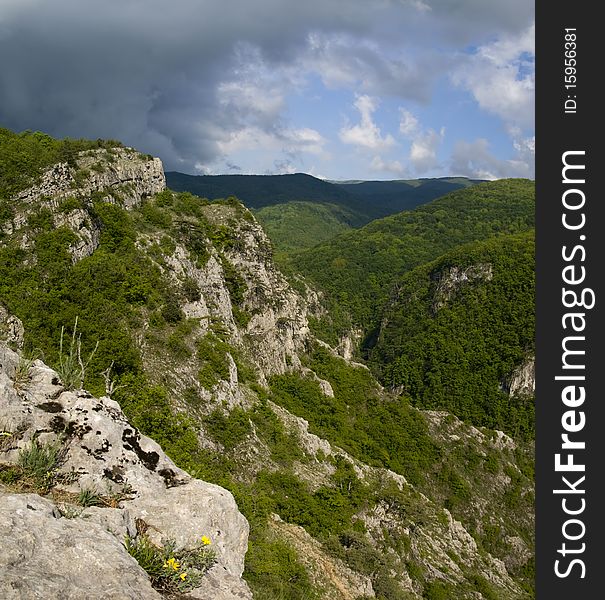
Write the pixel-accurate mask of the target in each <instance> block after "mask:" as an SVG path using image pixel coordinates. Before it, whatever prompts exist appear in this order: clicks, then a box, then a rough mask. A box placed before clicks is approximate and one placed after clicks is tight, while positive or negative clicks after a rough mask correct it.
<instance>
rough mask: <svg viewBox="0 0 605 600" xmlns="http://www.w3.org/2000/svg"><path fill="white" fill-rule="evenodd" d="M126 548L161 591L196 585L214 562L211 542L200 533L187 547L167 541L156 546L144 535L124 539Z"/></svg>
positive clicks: (172, 591) (214, 555)
mask: <svg viewBox="0 0 605 600" xmlns="http://www.w3.org/2000/svg"><path fill="white" fill-rule="evenodd" d="M125 544H126V550H127V551H128V553H129V554H130V555H131V556H132V557H134V558H135V559H136V561H137V562H138V563H139V565H140V566H141V567H142V568H143V570H144V571H145V572H146V573H147V575H149V578H150V580H151V585H152V586H153V587H154V588H155V589H157V590H159V591H162V592H164V593H168V594H170V593H175V592H186V591H188V590H192V589H194V588H196V587H199V586H200V584H201V580H202V578H203V576H204V574H205V573H206V571H208V569H209V568H210V567H211V566H212V565H213V564H214V563H215V561H216V553H215V552H214V550H212V548H210V546H211V544H212V542H211V540H210V538H208V537H207V536H205V535H204V536H202V537H201V538H200V540H199V542H198V543H197V544H196V545H195V546H194V547H193V548H190V549H183V550H176V549H175V543H174V542H173V541H172V540H170V541H168V542H166V543H165V544H164V546H162V547H159V546H156V545H155V544H154V543H153V542H152V541H151V540H150V539H149V537H148V536H147V535H145V534H144V533H143V534H139V535H138V536H137V537H136V538H131V537H127V538H126V542H125Z"/></svg>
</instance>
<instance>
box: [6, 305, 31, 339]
mask: <svg viewBox="0 0 605 600" xmlns="http://www.w3.org/2000/svg"><path fill="white" fill-rule="evenodd" d="M24 335H25V329H24V328H23V323H21V320H20V319H18V318H17V317H15V316H13V315H11V314H9V312H8V311H7V310H6V309H5V308H4V307H3V306H2V305H0V341H3V342H6V343H7V344H9V345H10V346H13V347H15V348H23V336H24Z"/></svg>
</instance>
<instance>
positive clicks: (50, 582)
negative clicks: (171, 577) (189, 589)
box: [0, 492, 161, 600]
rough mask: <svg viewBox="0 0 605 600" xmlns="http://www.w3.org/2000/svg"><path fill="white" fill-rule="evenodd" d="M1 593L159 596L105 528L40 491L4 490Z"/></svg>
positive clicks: (9, 599) (114, 598)
mask: <svg viewBox="0 0 605 600" xmlns="http://www.w3.org/2000/svg"><path fill="white" fill-rule="evenodd" d="M0 506H1V507H2V510H0V596H1V597H2V598H4V599H6V600H17V599H18V600H25V599H28V600H29V599H34V598H36V599H38V598H39V599H40V600H42V599H50V598H64V599H65V600H83V599H90V600H92V599H100V598H104V599H105V598H107V599H111V600H151V599H153V598H158V599H159V598H161V596H160V594H159V593H158V592H156V591H155V590H154V589H153V588H152V587H151V584H150V583H149V578H148V577H147V574H146V573H145V571H143V569H142V568H141V567H140V566H139V565H138V563H137V562H136V560H135V559H134V558H132V557H131V556H130V555H129V554H128V553H126V551H125V550H124V545H123V544H122V543H121V542H120V540H119V539H117V538H116V537H115V536H114V535H112V534H111V533H109V532H108V531H107V530H106V529H105V528H104V527H102V526H101V525H98V524H96V523H91V522H89V521H87V520H85V519H66V518H61V517H60V514H59V513H58V511H57V509H56V507H55V505H54V504H53V503H52V502H49V501H48V500H45V499H44V498H41V497H40V496H37V495H36V494H8V493H5V492H0Z"/></svg>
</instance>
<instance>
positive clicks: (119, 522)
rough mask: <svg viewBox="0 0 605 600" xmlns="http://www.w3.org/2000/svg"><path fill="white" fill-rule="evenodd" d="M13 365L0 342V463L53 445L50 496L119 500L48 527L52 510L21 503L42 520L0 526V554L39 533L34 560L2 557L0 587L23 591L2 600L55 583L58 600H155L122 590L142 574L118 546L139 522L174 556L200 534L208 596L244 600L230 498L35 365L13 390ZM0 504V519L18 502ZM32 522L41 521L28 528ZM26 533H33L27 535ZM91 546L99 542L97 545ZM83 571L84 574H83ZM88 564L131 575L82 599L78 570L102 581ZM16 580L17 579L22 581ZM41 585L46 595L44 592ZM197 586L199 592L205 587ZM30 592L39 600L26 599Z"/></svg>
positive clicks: (239, 522) (240, 542)
mask: <svg viewBox="0 0 605 600" xmlns="http://www.w3.org/2000/svg"><path fill="white" fill-rule="evenodd" d="M18 361H19V357H18V355H17V354H16V353H15V352H13V351H12V350H10V349H9V348H8V347H7V346H6V345H5V344H1V343H0V421H1V422H2V424H3V427H4V428H5V430H6V429H8V430H9V431H8V432H9V433H12V435H11V436H9V438H8V441H7V442H5V443H4V444H3V446H2V451H1V452H0V461H2V462H5V463H13V464H14V463H16V462H17V460H18V457H19V452H20V450H22V449H23V448H27V447H28V446H29V444H30V443H31V442H32V440H34V439H37V440H38V441H39V443H43V444H44V443H53V444H61V451H60V456H61V464H60V467H59V469H58V471H59V474H58V477H57V478H56V479H58V480H59V481H60V483H57V484H55V487H54V489H55V490H57V491H61V492H62V493H63V494H69V493H71V494H75V493H77V492H78V491H80V490H83V489H87V490H92V491H94V492H95V493H97V494H100V495H103V496H105V497H107V496H112V495H113V496H114V497H116V496H117V494H119V497H120V498H122V500H121V502H120V503H119V505H118V508H117V509H99V508H96V509H93V508H89V509H86V510H84V511H82V513H81V514H80V515H78V518H75V519H72V520H69V521H68V520H67V519H59V520H57V519H55V520H56V521H57V522H58V523H59V522H60V524H59V525H56V524H55V523H54V521H52V522H49V523H50V524H48V523H46V521H48V520H49V519H50V518H51V516H52V514H55V515H56V514H57V511H56V508H54V509H53V505H52V503H50V502H49V501H48V500H44V499H42V498H40V497H38V496H31V498H33V500H32V502H34V503H37V504H36V506H38V505H39V506H40V507H41V508H40V510H39V515H45V516H44V517H43V518H42V516H39V517H38V516H36V517H35V518H34V517H32V516H31V515H29V513H27V512H26V513H23V514H25V515H28V516H27V518H26V517H23V519H24V520H21V521H19V520H14V521H10V520H6V521H5V522H3V526H4V527H5V528H6V535H3V540H4V543H5V544H6V545H7V547H12V546H15V547H17V548H18V547H19V544H21V545H23V544H26V543H29V544H30V546H31V547H33V545H34V543H35V544H36V545H37V543H38V542H37V540H36V536H37V535H38V534H37V533H35V531H39V532H40V534H39V535H40V536H42V535H43V534H42V532H43V531H48V532H49V534H48V535H46V537H45V540H44V546H43V550H42V554H40V555H39V554H37V553H33V550H32V551H30V550H27V549H25V550H23V551H22V552H21V551H19V552H21V554H19V555H18V556H17V555H15V556H13V555H12V554H10V553H8V554H6V556H9V558H8V559H7V560H8V561H9V562H8V563H7V565H12V566H14V569H12V570H8V571H7V570H4V572H3V575H4V577H5V579H4V581H5V583H4V585H5V586H7V587H5V589H6V590H11V589H12V588H15V586H17V585H22V588H23V590H25V591H24V592H23V594H22V595H20V596H19V595H17V596H14V595H13V596H9V595H6V596H3V597H14V598H30V597H31V598H35V597H53V595H54V593H55V592H54V590H55V587H53V586H55V585H56V586H57V587H56V589H62V590H64V592H65V594H66V595H65V597H66V598H74V599H75V598H93V597H94V598H101V597H102V598H116V599H117V598H154V597H156V596H155V595H153V592H152V591H150V593H149V594H147V592H145V589H147V588H145V587H144V586H141V587H140V589H141V590H143V591H142V592H141V593H140V594H139V595H136V593H135V592H131V588H132V589H136V587H137V586H136V585H135V584H136V582H137V581H138V579H137V577H139V578H140V577H142V575H140V573H139V574H138V575H137V572H138V571H137V566H136V563H135V564H134V565H133V562H134V561H133V559H131V558H130V557H129V556H128V554H127V553H126V550H125V548H124V546H123V544H122V542H123V539H124V536H125V535H126V534H129V535H133V534H134V533H135V531H136V527H134V526H133V523H136V522H137V520H140V521H141V522H144V523H145V526H146V527H147V528H148V535H149V537H150V538H151V539H152V540H153V541H154V542H156V543H157V544H164V543H166V542H167V541H168V540H173V541H174V542H175V543H176V547H177V549H178V548H187V547H192V546H194V545H195V544H196V542H199V540H200V538H201V536H202V535H206V536H208V537H209V538H210V539H211V540H212V543H213V546H212V547H213V549H214V550H215V552H216V555H217V563H216V566H215V567H213V569H212V581H214V582H215V583H216V586H215V589H214V590H213V591H214V596H213V597H214V598H215V599H220V600H230V599H231V598H245V599H250V598H251V594H250V591H249V589H248V586H247V584H246V583H245V582H244V581H243V580H242V579H241V574H242V572H243V568H244V555H245V552H246V549H247V540H248V523H247V521H246V519H245V518H244V517H243V516H242V515H241V514H240V513H239V511H238V509H237V505H236V504H235V501H234V499H233V496H232V495H231V494H230V493H229V492H228V491H227V490H225V489H223V488H220V487H219V486H216V485H212V484H209V483H205V482H203V481H200V480H197V479H193V478H192V477H190V476H189V475H188V474H187V473H186V472H184V471H182V470H181V469H179V468H178V467H177V466H176V465H175V464H174V463H173V462H172V461H171V460H170V459H169V458H168V457H167V456H166V455H165V454H164V452H163V451H162V449H161V447H160V446H159V445H158V444H157V443H155V442H154V441H153V440H151V439H149V438H147V437H146V436H143V435H141V434H140V433H139V432H138V431H137V430H136V429H135V428H134V427H132V426H131V425H130V424H129V422H128V421H127V419H126V418H125V416H124V414H123V413H122V411H121V409H120V407H119V405H118V404H117V403H116V402H114V401H113V400H111V399H109V398H94V397H92V396H91V395H90V394H88V393H87V392H85V391H67V390H65V389H64V388H63V387H62V385H61V383H60V381H59V377H58V375H57V374H56V373H55V372H54V371H53V370H52V369H49V368H48V367H47V366H46V365H44V364H43V363H42V362H41V361H36V362H35V363H34V365H33V366H32V368H31V369H30V378H29V381H28V382H27V383H25V384H23V385H21V386H19V387H18V388H16V387H15V385H14V379H13V378H14V374H15V371H16V368H17V365H18ZM7 498H8V499H5V498H4V497H3V498H1V499H0V504H1V505H2V507H3V509H2V511H1V512H2V513H3V514H10V513H11V512H13V511H12V510H9V509H10V507H11V506H13V504H15V503H16V504H15V506H20V504H19V502H20V500H19V499H20V498H25V496H16V500H15V499H14V498H13V496H12V495H9V496H8V497H7ZM27 498H28V499H29V498H30V497H29V496H28V497H27ZM28 501H29V500H28ZM10 503H13V504H10ZM30 504H31V502H30ZM5 507H6V508H5ZM26 508H27V506H26ZM28 510H29V509H28ZM105 511H107V512H105ZM37 514H38V513H36V515H37ZM49 515H50V516H49ZM15 518H16V517H15ZM38 518H39V519H42V520H43V521H44V522H42V521H40V522H38V521H36V520H35V519H38ZM7 519H8V517H7ZM34 527H35V528H37V529H36V530H35V531H34V530H31V531H30V528H34ZM20 531H21V532H22V533H19V532H20ZM28 532H29V533H28ZM101 534H102V535H101ZM15 536H16V538H15ZM19 536H21V537H19ZM28 536H29V537H28ZM27 540H29V541H27ZM69 540H71V541H69ZM95 540H98V541H99V545H98V546H96V545H95ZM55 546H56V547H55ZM59 546H61V547H59ZM97 547H98V548H99V549H98V550H96V548H97ZM74 548H76V550H77V552H76V550H74ZM69 552H76V553H81V554H82V556H83V559H82V561H83V562H82V566H80V565H78V567H77V569H75V571H74V576H73V577H72V575H71V574H70V573H71V569H72V568H73V563H74V561H75V562H77V561H76V560H75V558H76V557H75V556H73V557H72V558H71V560H68V558H69V557H70V556H71V555H70V554H69ZM21 555H22V556H21ZM55 555H57V556H60V557H61V556H64V557H65V561H60V562H56V563H52V564H51V563H50V562H49V561H50V557H53V556H55ZM118 555H120V556H118ZM19 557H21V558H19ZM107 557H109V558H107ZM114 557H115V558H114ZM19 561H21V563H20V565H19V564H18V563H19ZM114 563H115V565H116V567H115V568H114V567H113V566H112V564H114ZM87 564H90V565H91V566H89V567H86V565H87ZM95 564H97V565H108V566H105V567H103V568H106V569H108V572H109V573H110V574H113V573H114V572H115V570H116V569H117V573H118V574H120V577H121V573H122V572H124V573H126V571H129V568H130V567H134V571H133V572H132V573H130V571H129V573H130V574H129V575H128V576H127V575H124V576H123V579H124V586H122V584H121V583H120V577H118V578H117V579H115V578H113V576H112V577H111V578H109V579H108V581H109V580H112V581H115V585H114V587H113V588H111V587H107V591H106V592H104V593H102V594H100V595H89V596H87V595H86V593H89V591H86V590H90V589H95V588H94V586H91V580H92V579H90V580H87V579H86V578H84V579H83V580H82V581H83V583H82V585H80V583H79V581H76V580H77V578H78V574H79V573H80V569H81V570H82V572H84V571H86V569H87V568H88V571H89V572H90V573H91V574H92V576H94V578H98V579H99V581H100V582H103V581H104V579H103V577H106V576H105V575H103V570H102V569H103V568H102V567H101V566H98V568H97V567H95V566H94V565H95ZM95 569H96V570H95ZM19 573H22V574H23V577H22V578H21V579H23V581H22V580H21V579H20V576H19ZM28 573H29V574H28ZM30 579H31V581H30ZM46 580H48V582H49V583H48V585H49V586H50V587H48V588H44V585H45V584H44V582H45V581H46ZM131 581H132V582H134V583H132V585H131V583H130V582H131ZM208 581H210V580H208ZM19 582H21V583H19ZM103 585H104V584H103ZM108 585H109V583H108ZM204 585H208V582H206V581H205V580H204ZM11 586H12V588H11ZM23 586H24V587H23ZM28 586H29V587H28ZM0 589H2V588H0ZM15 589H17V588H15ZM37 589H40V590H42V591H43V592H44V593H45V594H46V595H42V596H40V595H38V596H36V593H38V592H36V591H35V590H37ZM32 590H33V591H32ZM220 590H235V592H234V594H235V593H237V594H239V595H233V594H232V595H230V594H231V592H227V591H225V592H224V593H223V592H221V591H220ZM11 593H13V592H12V591H11ZM15 593H17V592H15ZM19 593H21V592H19ZM95 594H96V592H95ZM120 594H121V595H120ZM146 594H147V595H146Z"/></svg>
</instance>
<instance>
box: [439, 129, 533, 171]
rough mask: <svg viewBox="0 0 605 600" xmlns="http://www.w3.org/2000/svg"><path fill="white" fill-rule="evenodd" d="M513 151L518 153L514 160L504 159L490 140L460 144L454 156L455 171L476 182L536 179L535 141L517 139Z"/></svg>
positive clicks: (452, 164) (453, 168)
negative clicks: (509, 178) (497, 155)
mask: <svg viewBox="0 0 605 600" xmlns="http://www.w3.org/2000/svg"><path fill="white" fill-rule="evenodd" d="M513 148H514V149H515V151H516V155H515V156H514V158H512V159H508V160H503V159H500V158H497V157H496V156H494V155H493V154H492V153H491V151H490V148H489V142H488V141H487V140H486V139H483V138H479V139H476V140H475V141H473V142H466V141H459V142H457V143H456V145H455V147H454V151H453V153H452V159H451V172H452V174H453V175H461V176H464V177H471V178H475V179H500V178H503V177H527V178H533V177H534V170H533V154H534V139H533V138H526V139H522V140H516V141H515V142H514V143H513Z"/></svg>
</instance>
